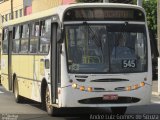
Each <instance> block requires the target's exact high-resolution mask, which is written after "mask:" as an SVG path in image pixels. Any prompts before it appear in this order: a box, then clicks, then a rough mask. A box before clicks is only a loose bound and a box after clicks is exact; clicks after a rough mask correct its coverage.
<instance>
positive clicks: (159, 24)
mask: <svg viewBox="0 0 160 120" xmlns="http://www.w3.org/2000/svg"><path fill="white" fill-rule="evenodd" d="M157 37H158V39H157V42H158V44H157V47H158V51H159V52H160V1H159V0H157ZM158 94H160V57H158Z"/></svg>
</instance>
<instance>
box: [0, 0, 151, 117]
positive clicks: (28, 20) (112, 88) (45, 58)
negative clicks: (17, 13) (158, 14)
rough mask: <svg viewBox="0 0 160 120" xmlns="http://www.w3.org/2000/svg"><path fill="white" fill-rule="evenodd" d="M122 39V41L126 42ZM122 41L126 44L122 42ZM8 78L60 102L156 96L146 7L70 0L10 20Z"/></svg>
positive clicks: (53, 103) (47, 102)
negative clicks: (152, 90) (153, 91)
mask: <svg viewBox="0 0 160 120" xmlns="http://www.w3.org/2000/svg"><path fill="white" fill-rule="evenodd" d="M120 44H121V45H120ZM119 45H120V46H119ZM1 71H2V74H1V80H2V84H3V86H4V87H5V88H6V89H7V90H10V91H13V93H14V96H15V100H16V102H17V103H20V102H22V101H23V97H25V98H29V99H31V100H34V101H38V102H41V103H42V106H43V108H46V110H47V112H48V114H51V115H52V114H53V113H54V112H55V110H56V109H59V108H75V107H78V108H81V107H82V108H83V107H89V108H91V107H93V108H94V107H96V108H97V107H107V108H111V111H112V112H113V113H119V114H124V113H125V112H126V110H127V107H128V106H136V105H145V104H149V103H150V99H151V86H152V60H151V47H150V38H149V32H148V27H147V22H146V14H145V11H144V9H143V8H141V7H139V6H136V5H128V4H127V5H126V4H115V3H79V4H70V5H62V6H58V7H56V8H53V9H49V10H46V11H43V12H40V13H35V14H32V15H29V16H24V17H22V18H18V19H16V20H12V21H8V22H5V23H4V24H3V40H2V60H1Z"/></svg>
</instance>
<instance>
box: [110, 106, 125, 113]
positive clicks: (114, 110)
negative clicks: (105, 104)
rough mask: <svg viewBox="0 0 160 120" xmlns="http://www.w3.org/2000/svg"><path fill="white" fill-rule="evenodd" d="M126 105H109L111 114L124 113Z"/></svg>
mask: <svg viewBox="0 0 160 120" xmlns="http://www.w3.org/2000/svg"><path fill="white" fill-rule="evenodd" d="M126 110H127V107H111V111H112V114H120V115H124V114H125V113H126Z"/></svg>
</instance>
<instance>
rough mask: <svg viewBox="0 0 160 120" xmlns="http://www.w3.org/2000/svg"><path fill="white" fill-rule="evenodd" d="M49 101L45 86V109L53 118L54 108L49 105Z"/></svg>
mask: <svg viewBox="0 0 160 120" xmlns="http://www.w3.org/2000/svg"><path fill="white" fill-rule="evenodd" d="M50 101H51V97H50V92H49V88H48V85H47V86H46V89H45V107H46V111H47V113H48V115H50V116H53V115H55V110H56V108H55V107H53V106H52V105H51V103H50Z"/></svg>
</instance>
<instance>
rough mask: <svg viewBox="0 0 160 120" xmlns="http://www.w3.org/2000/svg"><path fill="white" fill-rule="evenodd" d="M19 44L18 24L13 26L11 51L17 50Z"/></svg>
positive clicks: (15, 51)
mask: <svg viewBox="0 0 160 120" xmlns="http://www.w3.org/2000/svg"><path fill="white" fill-rule="evenodd" d="M19 45H20V26H15V27H14V28H13V41H12V53H18V52H19Z"/></svg>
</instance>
